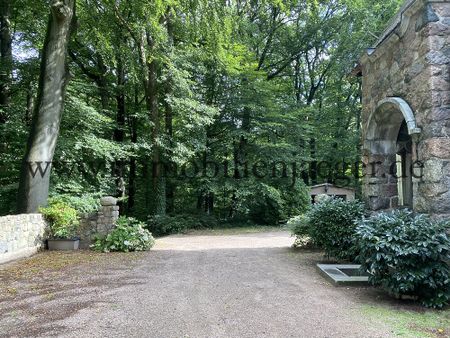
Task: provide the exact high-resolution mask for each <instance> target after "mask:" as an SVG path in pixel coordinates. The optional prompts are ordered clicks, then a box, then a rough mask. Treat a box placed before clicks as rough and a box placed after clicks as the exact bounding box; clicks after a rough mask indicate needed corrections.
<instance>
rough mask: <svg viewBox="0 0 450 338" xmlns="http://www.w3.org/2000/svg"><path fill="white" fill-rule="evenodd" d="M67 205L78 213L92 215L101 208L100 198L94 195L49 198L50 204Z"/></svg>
mask: <svg viewBox="0 0 450 338" xmlns="http://www.w3.org/2000/svg"><path fill="white" fill-rule="evenodd" d="M59 202H62V203H65V204H67V205H69V206H70V207H72V208H74V209H75V210H76V211H77V212H78V213H90V212H94V211H97V210H98V208H99V207H100V199H99V196H97V195H93V194H82V195H81V196H74V195H69V194H64V195H56V196H52V197H50V198H49V203H50V204H52V203H59Z"/></svg>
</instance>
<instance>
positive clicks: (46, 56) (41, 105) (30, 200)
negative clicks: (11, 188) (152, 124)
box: [18, 0, 75, 213]
mask: <svg viewBox="0 0 450 338" xmlns="http://www.w3.org/2000/svg"><path fill="white" fill-rule="evenodd" d="M74 18H75V0H64V1H61V0H52V1H51V3H50V16H49V21H48V27H47V35H46V38H45V42H44V48H43V53H42V60H41V71H40V79H39V89H38V97H37V102H36V109H35V112H34V116H33V121H32V126H31V130H30V134H29V140H28V144H27V149H26V153H25V157H24V160H23V163H22V168H21V175H20V183H19V193H18V210H19V212H23V213H33V212H36V211H37V210H38V209H39V207H40V206H43V205H45V204H46V203H47V198H48V192H49V184H50V172H51V165H52V161H53V155H54V152H55V148H56V141H57V139H58V135H59V127H60V122H61V114H62V111H63V104H64V96H65V90H66V85H67V81H68V76H69V74H68V69H67V64H66V56H67V46H68V43H69V39H70V33H71V31H72V23H73V19H74Z"/></svg>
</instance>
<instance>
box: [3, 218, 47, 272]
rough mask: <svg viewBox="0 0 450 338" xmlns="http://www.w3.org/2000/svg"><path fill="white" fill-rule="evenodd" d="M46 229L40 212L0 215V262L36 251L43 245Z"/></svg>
mask: <svg viewBox="0 0 450 338" xmlns="http://www.w3.org/2000/svg"><path fill="white" fill-rule="evenodd" d="M46 229H47V223H46V222H45V220H44V218H43V217H42V215H40V214H27V215H14V216H4V217H0V264H1V263H5V262H9V261H12V260H15V259H19V258H23V257H27V256H30V255H33V254H35V253H36V252H38V251H39V250H40V249H41V248H43V247H44V239H45V232H46Z"/></svg>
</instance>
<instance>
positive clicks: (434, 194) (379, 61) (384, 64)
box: [361, 0, 450, 215]
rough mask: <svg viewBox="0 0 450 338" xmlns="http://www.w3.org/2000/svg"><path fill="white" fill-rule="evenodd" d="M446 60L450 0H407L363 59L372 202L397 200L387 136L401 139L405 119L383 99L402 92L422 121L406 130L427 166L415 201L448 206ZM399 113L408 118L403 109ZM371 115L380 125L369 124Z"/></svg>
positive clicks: (416, 184) (367, 192) (435, 208)
mask: <svg viewBox="0 0 450 338" xmlns="http://www.w3.org/2000/svg"><path fill="white" fill-rule="evenodd" d="M449 64H450V1H443V0H441V1H440V0H428V1H427V0H408V1H406V2H405V5H404V6H403V8H402V10H401V11H400V13H399V14H398V15H397V16H396V17H395V18H394V19H393V20H392V22H391V24H390V26H389V28H388V29H387V30H386V32H385V33H384V34H383V36H382V38H381V39H380V41H378V42H377V44H376V46H375V48H372V49H370V50H368V52H367V54H366V55H365V56H363V58H362V59H361V67H362V76H363V112H362V121H363V139H364V148H363V162H365V163H366V164H367V165H368V168H371V169H373V168H374V166H373V165H372V166H371V165H370V163H377V162H378V163H380V165H379V166H376V167H375V170H374V171H375V173H373V172H371V173H370V174H368V175H366V177H365V179H364V184H363V195H364V196H365V198H366V200H367V202H368V204H369V206H370V207H371V209H373V210H380V209H387V208H394V207H396V206H397V205H396V203H397V201H398V198H397V194H398V192H397V179H396V178H395V176H393V175H391V174H390V166H391V165H392V163H395V161H396V154H395V151H393V150H392V149H390V148H392V146H393V144H392V142H390V141H393V142H394V144H395V142H396V140H394V139H393V137H396V135H395V132H397V134H398V131H399V129H400V125H399V121H400V120H399V119H398V116H399V115H398V112H396V108H395V107H394V106H393V105H389V104H388V105H384V108H382V109H381V108H380V102H383V100H386V99H389V98H401V99H402V100H404V101H405V103H407V105H409V107H410V108H411V110H412V112H413V114H414V118H415V121H413V122H411V123H412V124H414V125H416V126H417V128H415V129H414V130H409V132H410V135H411V136H412V137H413V151H412V153H413V154H412V156H413V161H415V162H416V163H418V164H420V165H421V166H422V168H419V170H420V173H419V174H418V175H417V177H416V178H414V180H413V208H414V210H416V211H418V212H426V213H431V214H436V215H446V214H450V191H449V190H450V69H449ZM396 114H397V115H396ZM403 115H405V114H403ZM400 117H401V118H402V120H403V116H402V115H401V113H400ZM372 120H376V122H373V121H372ZM373 123H378V129H373V130H371V124H373ZM400 123H401V121H400ZM408 127H410V126H408ZM374 130H375V131H374ZM371 133H372V134H373V133H378V134H379V135H371ZM368 140H372V141H370V142H369V141H368ZM373 140H375V141H376V142H377V144H374V142H373ZM373 174H375V175H373ZM416 174H417V173H416Z"/></svg>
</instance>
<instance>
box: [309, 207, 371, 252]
mask: <svg viewBox="0 0 450 338" xmlns="http://www.w3.org/2000/svg"><path fill="white" fill-rule="evenodd" d="M364 212H365V209H364V205H363V204H362V203H361V202H359V201H344V200H342V199H340V198H326V199H323V200H321V201H320V202H319V203H316V204H314V205H313V206H312V207H311V209H310V210H309V211H308V212H307V213H306V215H305V219H304V222H305V223H307V225H308V226H307V227H306V228H307V229H308V232H309V235H310V237H311V239H312V241H313V242H314V243H315V244H316V245H317V246H319V247H321V248H323V249H324V250H325V252H326V254H327V255H329V256H333V257H336V258H338V259H346V260H353V259H354V258H355V257H356V254H357V252H355V240H354V233H355V229H356V222H357V221H358V220H360V219H361V218H362V217H363V216H364Z"/></svg>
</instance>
